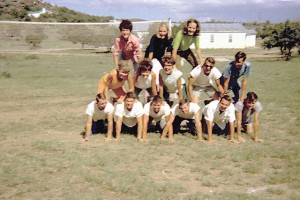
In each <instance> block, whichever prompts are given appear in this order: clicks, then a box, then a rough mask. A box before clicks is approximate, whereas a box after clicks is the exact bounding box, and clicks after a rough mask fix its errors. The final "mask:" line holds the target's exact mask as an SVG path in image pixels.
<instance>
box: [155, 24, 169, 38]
mask: <svg viewBox="0 0 300 200" xmlns="http://www.w3.org/2000/svg"><path fill="white" fill-rule="evenodd" d="M161 28H166V29H167V31H168V34H167V38H168V39H170V38H171V37H172V35H171V32H170V30H169V27H168V24H167V23H166V22H161V23H159V25H158V26H157V30H156V36H157V37H158V38H160V36H159V30H160V29H161Z"/></svg>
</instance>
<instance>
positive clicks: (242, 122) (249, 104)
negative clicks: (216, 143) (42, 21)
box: [235, 92, 263, 142]
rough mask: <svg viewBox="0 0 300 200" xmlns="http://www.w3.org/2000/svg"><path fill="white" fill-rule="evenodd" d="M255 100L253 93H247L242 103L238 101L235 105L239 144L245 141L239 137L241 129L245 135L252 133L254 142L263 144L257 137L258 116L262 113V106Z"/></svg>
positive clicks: (255, 96)
mask: <svg viewBox="0 0 300 200" xmlns="http://www.w3.org/2000/svg"><path fill="white" fill-rule="evenodd" d="M257 99H258V97H257V95H256V94H255V93H254V92H248V93H247V97H246V98H245V99H244V101H243V102H241V101H239V102H237V103H236V104H235V111H236V119H237V134H238V139H239V141H241V142H245V139H244V138H243V137H242V136H241V131H242V129H243V130H244V131H245V132H246V133H247V134H249V133H253V131H254V138H253V140H254V142H263V140H262V139H260V138H259V137H258V126H259V120H258V116H259V113H260V112H261V111H262V106H261V104H260V102H258V101H257Z"/></svg>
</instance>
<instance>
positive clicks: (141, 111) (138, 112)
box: [135, 102, 144, 117]
mask: <svg viewBox="0 0 300 200" xmlns="http://www.w3.org/2000/svg"><path fill="white" fill-rule="evenodd" d="M143 114H144V108H143V105H142V103H141V102H138V103H137V104H136V108H135V116H136V117H140V116H142V115H143Z"/></svg>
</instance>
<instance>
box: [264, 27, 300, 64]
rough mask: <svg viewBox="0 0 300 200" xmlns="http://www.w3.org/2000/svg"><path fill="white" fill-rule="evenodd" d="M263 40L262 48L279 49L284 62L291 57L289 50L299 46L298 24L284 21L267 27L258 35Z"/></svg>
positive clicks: (299, 31)
mask: <svg viewBox="0 0 300 200" xmlns="http://www.w3.org/2000/svg"><path fill="white" fill-rule="evenodd" d="M260 37H261V38H262V39H263V40H264V41H263V43H262V47H264V48H268V49H271V48H276V47H277V48H279V49H280V52H281V54H282V55H283V57H284V58H285V60H290V59H291V57H292V53H291V50H292V49H293V48H294V47H298V48H299V45H300V24H299V23H295V22H294V23H292V22H290V21H286V22H285V23H279V24H275V25H274V26H270V25H267V26H265V28H264V29H263V31H262V32H261V34H260Z"/></svg>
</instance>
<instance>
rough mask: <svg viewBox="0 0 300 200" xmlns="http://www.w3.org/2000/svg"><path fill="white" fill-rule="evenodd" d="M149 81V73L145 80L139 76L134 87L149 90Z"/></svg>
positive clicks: (150, 78) (150, 77)
mask: <svg viewBox="0 0 300 200" xmlns="http://www.w3.org/2000/svg"><path fill="white" fill-rule="evenodd" d="M151 80H152V76H151V73H150V74H149V76H148V77H147V78H146V79H144V78H143V77H142V76H139V77H138V78H137V80H136V82H135V84H134V86H135V87H137V88H140V89H147V88H151Z"/></svg>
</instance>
